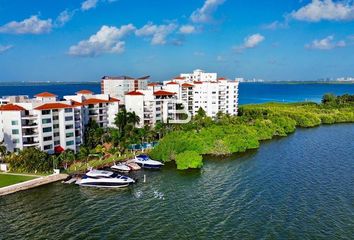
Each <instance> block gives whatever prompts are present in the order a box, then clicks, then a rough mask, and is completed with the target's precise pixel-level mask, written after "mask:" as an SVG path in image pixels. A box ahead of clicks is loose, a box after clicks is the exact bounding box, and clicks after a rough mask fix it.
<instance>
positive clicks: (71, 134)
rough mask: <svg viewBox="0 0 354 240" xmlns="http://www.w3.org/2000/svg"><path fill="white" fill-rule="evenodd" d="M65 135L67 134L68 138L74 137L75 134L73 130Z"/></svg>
mask: <svg viewBox="0 0 354 240" xmlns="http://www.w3.org/2000/svg"><path fill="white" fill-rule="evenodd" d="M65 136H66V137H67V138H69V137H73V136H74V133H73V132H70V133H67V134H65Z"/></svg>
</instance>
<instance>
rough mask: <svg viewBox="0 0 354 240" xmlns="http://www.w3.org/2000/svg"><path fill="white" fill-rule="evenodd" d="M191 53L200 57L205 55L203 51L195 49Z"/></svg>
mask: <svg viewBox="0 0 354 240" xmlns="http://www.w3.org/2000/svg"><path fill="white" fill-rule="evenodd" d="M193 55H194V56H200V57H202V56H205V52H199V51H195V52H194V53H193Z"/></svg>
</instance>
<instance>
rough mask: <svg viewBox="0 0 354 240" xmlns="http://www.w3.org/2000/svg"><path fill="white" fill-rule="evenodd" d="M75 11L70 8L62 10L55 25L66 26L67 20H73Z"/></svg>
mask: <svg viewBox="0 0 354 240" xmlns="http://www.w3.org/2000/svg"><path fill="white" fill-rule="evenodd" d="M74 14H75V11H71V12H70V11H68V10H64V11H62V12H61V13H60V14H59V15H58V17H57V19H56V20H55V25H56V26H58V27H62V26H64V25H65V24H66V23H67V22H69V21H70V20H71V18H72V17H73V16H74Z"/></svg>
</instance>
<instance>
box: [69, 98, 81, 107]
mask: <svg viewBox="0 0 354 240" xmlns="http://www.w3.org/2000/svg"><path fill="white" fill-rule="evenodd" d="M71 103H72V106H73V107H80V106H82V103H80V102H77V101H74V100H71Z"/></svg>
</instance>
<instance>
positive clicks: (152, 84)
mask: <svg viewBox="0 0 354 240" xmlns="http://www.w3.org/2000/svg"><path fill="white" fill-rule="evenodd" d="M159 85H160V84H158V83H156V82H152V83H149V84H148V87H154V86H159Z"/></svg>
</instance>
